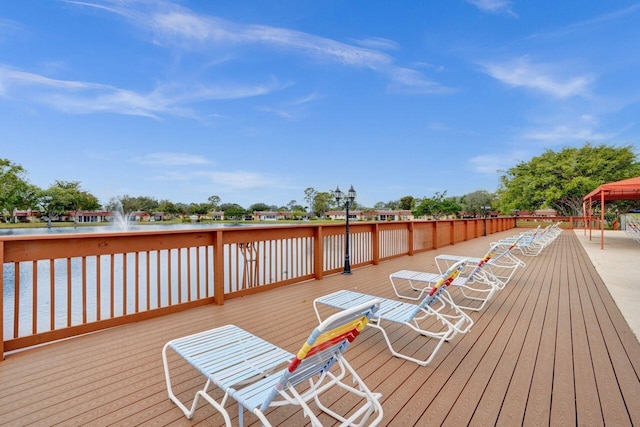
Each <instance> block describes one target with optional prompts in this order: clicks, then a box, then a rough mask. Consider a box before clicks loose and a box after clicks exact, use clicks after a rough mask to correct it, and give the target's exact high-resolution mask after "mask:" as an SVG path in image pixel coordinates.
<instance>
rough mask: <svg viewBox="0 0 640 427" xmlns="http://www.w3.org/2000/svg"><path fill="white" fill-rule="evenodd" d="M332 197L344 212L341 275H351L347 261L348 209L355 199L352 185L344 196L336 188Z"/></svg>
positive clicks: (338, 188)
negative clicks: (342, 268)
mask: <svg viewBox="0 0 640 427" xmlns="http://www.w3.org/2000/svg"><path fill="white" fill-rule="evenodd" d="M333 197H335V199H336V203H337V204H338V205H340V204H342V203H344V208H345V210H346V223H345V232H344V233H345V234H344V270H343V271H342V274H351V263H350V261H349V208H350V207H351V205H352V204H353V201H354V200H355V199H356V190H354V189H353V185H352V186H351V188H349V192H348V193H347V194H344V193H343V192H342V191H340V187H336V191H334V192H333Z"/></svg>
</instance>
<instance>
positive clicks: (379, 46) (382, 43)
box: [354, 37, 400, 50]
mask: <svg viewBox="0 0 640 427" xmlns="http://www.w3.org/2000/svg"><path fill="white" fill-rule="evenodd" d="M354 43H355V44H358V45H360V46H362V47H366V48H367V49H375V50H398V49H400V45H399V44H398V43H396V42H394V41H393V40H389V39H385V38H382V37H369V38H366V39H361V40H354Z"/></svg>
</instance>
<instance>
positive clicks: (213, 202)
mask: <svg viewBox="0 0 640 427" xmlns="http://www.w3.org/2000/svg"><path fill="white" fill-rule="evenodd" d="M207 202H209V205H210V208H209V209H211V211H213V212H215V211H217V210H218V206H219V205H220V197H218V196H215V195H213V196H209V198H207Z"/></svg>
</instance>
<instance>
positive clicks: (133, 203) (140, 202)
mask: <svg viewBox="0 0 640 427" xmlns="http://www.w3.org/2000/svg"><path fill="white" fill-rule="evenodd" d="M120 206H122V211H123V212H126V213H131V212H156V211H157V210H158V207H159V206H160V203H159V202H158V200H156V199H154V198H153V197H149V196H135V197H134V196H129V195H128V194H125V195H124V196H117V197H112V198H111V199H110V200H109V203H107V207H106V208H107V210H109V211H117V210H119V209H120ZM187 210H188V207H187Z"/></svg>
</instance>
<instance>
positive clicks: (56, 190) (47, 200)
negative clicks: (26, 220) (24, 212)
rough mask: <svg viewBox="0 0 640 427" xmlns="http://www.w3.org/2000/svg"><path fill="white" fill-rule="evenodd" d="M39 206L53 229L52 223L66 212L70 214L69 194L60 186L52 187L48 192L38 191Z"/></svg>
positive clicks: (48, 224)
mask: <svg viewBox="0 0 640 427" xmlns="http://www.w3.org/2000/svg"><path fill="white" fill-rule="evenodd" d="M37 200H38V201H37V205H38V208H39V209H40V211H41V212H42V214H43V218H44V219H46V220H47V226H48V227H51V221H53V220H57V219H59V218H60V215H62V214H63V213H65V212H68V208H67V207H68V205H69V200H68V194H67V191H66V190H65V189H64V188H62V187H58V186H55V185H53V186H51V187H49V188H47V189H46V190H40V191H38V195H37Z"/></svg>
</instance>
